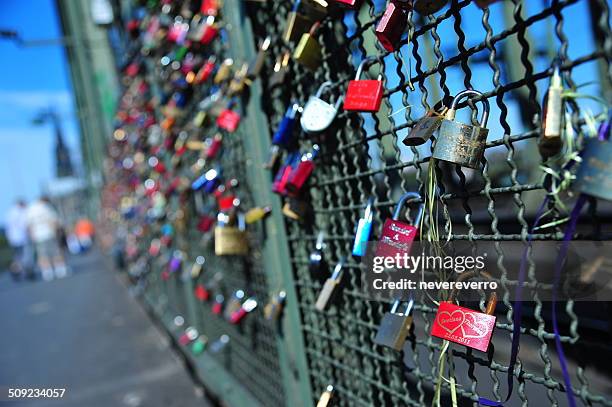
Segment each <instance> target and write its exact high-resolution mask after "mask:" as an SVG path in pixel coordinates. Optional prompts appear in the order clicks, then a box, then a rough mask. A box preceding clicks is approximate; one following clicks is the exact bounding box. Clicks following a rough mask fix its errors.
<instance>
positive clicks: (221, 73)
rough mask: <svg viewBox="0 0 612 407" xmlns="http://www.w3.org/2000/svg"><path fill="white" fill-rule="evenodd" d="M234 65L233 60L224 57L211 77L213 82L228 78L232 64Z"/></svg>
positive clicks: (217, 82) (223, 80)
mask: <svg viewBox="0 0 612 407" xmlns="http://www.w3.org/2000/svg"><path fill="white" fill-rule="evenodd" d="M233 65H234V60H233V59H231V58H226V59H225V60H224V61H223V62H222V63H221V66H219V69H217V73H216V74H215V77H214V78H213V82H214V83H215V84H219V83H221V82H225V81H226V80H228V79H229V78H230V76H231V74H232V66H233Z"/></svg>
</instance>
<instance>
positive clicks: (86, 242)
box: [74, 218, 95, 251]
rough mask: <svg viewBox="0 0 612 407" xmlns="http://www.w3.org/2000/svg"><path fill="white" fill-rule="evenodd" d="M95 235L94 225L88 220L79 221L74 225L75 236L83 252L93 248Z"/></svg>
mask: <svg viewBox="0 0 612 407" xmlns="http://www.w3.org/2000/svg"><path fill="white" fill-rule="evenodd" d="M94 233H95V227H94V224H93V223H92V222H91V221H90V220H89V219H87V218H81V219H79V220H78V221H77V222H76V224H75V225H74V234H75V235H76V237H77V239H78V240H79V244H80V246H81V249H82V250H83V251H86V250H88V249H89V248H90V247H91V245H92V243H93V237H94Z"/></svg>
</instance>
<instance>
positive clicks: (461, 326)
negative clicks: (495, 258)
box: [431, 271, 497, 352]
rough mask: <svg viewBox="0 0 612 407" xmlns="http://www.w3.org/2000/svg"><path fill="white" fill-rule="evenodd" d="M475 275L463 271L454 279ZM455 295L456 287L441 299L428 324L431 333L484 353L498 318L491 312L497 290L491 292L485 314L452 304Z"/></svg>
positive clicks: (474, 274)
mask: <svg viewBox="0 0 612 407" xmlns="http://www.w3.org/2000/svg"><path fill="white" fill-rule="evenodd" d="M479 275H480V276H483V277H486V278H487V279H491V276H490V275H488V274H487V273H483V272H481V273H480V274H479ZM476 276H478V274H476V273H474V272H473V271H468V272H464V273H462V274H461V275H460V276H459V277H458V278H457V282H459V281H465V280H468V279H470V278H473V277H476ZM456 297H457V289H454V290H453V291H452V292H451V295H450V299H449V301H440V306H439V307H438V312H436V318H435V319H434V322H433V324H432V326H431V336H435V337H437V338H441V339H444V340H447V341H451V342H455V343H458V344H460V345H465V346H467V347H468V348H472V349H476V350H479V351H481V352H486V351H487V348H488V347H489V343H490V342H491V335H492V334H493V329H494V328H495V320H496V319H497V318H496V317H495V316H494V315H493V314H494V313H495V306H496V305H497V293H496V292H495V291H493V292H492V293H491V294H490V295H489V299H488V301H487V307H486V311H485V313H482V312H478V311H474V310H472V309H469V308H465V307H460V306H459V305H456V304H455V303H454V301H455V298H456Z"/></svg>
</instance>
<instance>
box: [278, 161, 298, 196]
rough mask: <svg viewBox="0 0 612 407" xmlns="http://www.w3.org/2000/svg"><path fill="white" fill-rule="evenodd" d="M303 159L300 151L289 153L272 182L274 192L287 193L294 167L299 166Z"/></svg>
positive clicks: (283, 194)
mask: <svg viewBox="0 0 612 407" xmlns="http://www.w3.org/2000/svg"><path fill="white" fill-rule="evenodd" d="M300 160H301V156H300V154H299V152H293V153H289V155H288V156H287V158H286V159H285V162H284V163H283V165H282V166H281V167H280V168H279V169H278V172H277V173H276V176H275V177H274V181H273V182H272V192H274V193H275V194H279V195H282V196H285V195H287V181H288V180H289V176H290V175H291V172H293V169H294V168H295V167H297V165H298V164H299V162H300Z"/></svg>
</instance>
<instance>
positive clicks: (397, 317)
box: [374, 298, 414, 351]
mask: <svg viewBox="0 0 612 407" xmlns="http://www.w3.org/2000/svg"><path fill="white" fill-rule="evenodd" d="M400 304H401V301H400V300H395V302H394V303H393V306H392V307H391V311H390V312H387V313H386V314H385V315H384V316H383V319H382V321H381V322H380V326H379V327H378V331H377V332H376V337H375V338H374V343H376V344H378V345H382V346H387V347H389V348H392V349H395V350H397V351H400V350H402V348H403V347H404V342H406V337H407V336H408V332H409V331H410V326H411V325H412V307H413V306H414V300H413V299H412V298H411V299H410V300H409V301H408V304H406V309H405V310H404V313H402V314H400V313H398V312H397V309H398V308H399V306H400Z"/></svg>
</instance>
